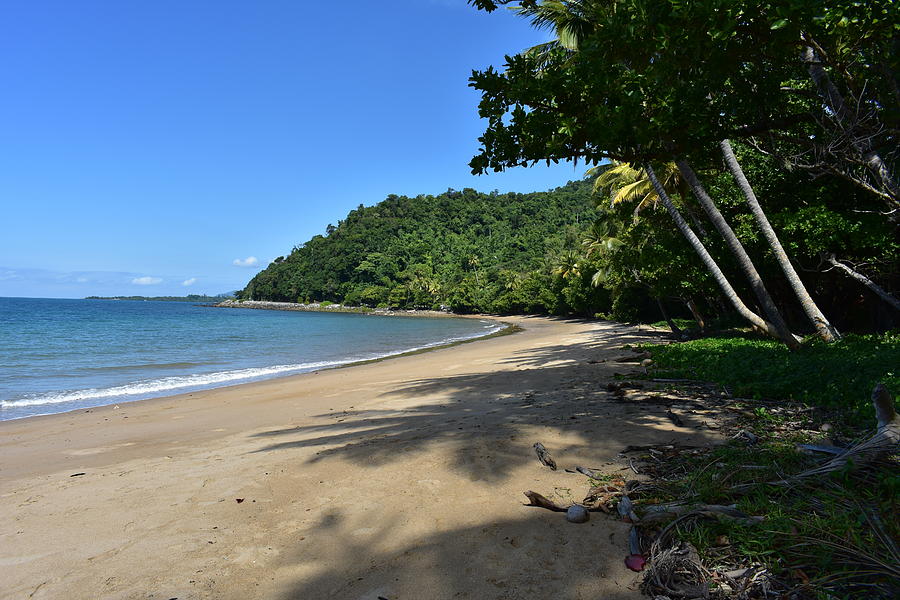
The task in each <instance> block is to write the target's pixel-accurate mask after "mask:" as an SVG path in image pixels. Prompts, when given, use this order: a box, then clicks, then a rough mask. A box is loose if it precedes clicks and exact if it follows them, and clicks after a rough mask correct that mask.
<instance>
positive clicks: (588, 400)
mask: <svg viewBox="0 0 900 600" xmlns="http://www.w3.org/2000/svg"><path fill="white" fill-rule="evenodd" d="M648 337H650V336H649V335H648V334H647V333H640V334H638V333H637V332H636V331H635V330H634V329H633V328H627V327H623V326H609V327H604V328H603V329H602V330H601V331H599V332H596V333H593V334H590V333H589V334H571V335H566V336H563V339H561V340H560V343H559V344H558V345H555V346H549V347H540V348H536V349H526V350H521V351H519V352H516V353H515V354H513V355H511V356H508V357H505V358H502V359H501V360H500V363H499V365H500V369H498V368H497V365H498V363H497V362H494V361H492V363H491V364H490V365H486V367H485V368H484V369H479V368H478V365H477V364H471V365H466V367H468V368H467V372H463V373H459V372H456V373H453V374H448V375H446V376H441V375H439V374H435V375H434V376H432V377H427V378H421V379H417V380H410V381H405V382H402V383H397V384H396V385H395V387H393V388H391V389H389V390H388V391H387V392H385V393H383V394H381V395H380V396H379V397H378V398H377V399H378V409H376V410H363V409H347V410H343V411H334V412H331V413H327V414H321V415H317V416H316V417H315V418H316V419H318V421H319V422H318V423H316V424H313V425H309V426H300V427H294V428H285V429H275V430H271V431H265V432H261V433H257V434H255V437H257V438H258V439H259V440H260V441H264V442H266V443H265V445H263V446H261V447H260V448H258V449H256V450H255V451H254V452H273V451H280V452H290V451H291V450H305V451H304V452H302V453H300V454H302V455H303V456H306V460H307V461H308V462H310V463H316V462H319V461H324V460H326V459H331V458H337V459H341V460H344V461H350V462H351V463H353V465H354V466H358V467H359V469H360V471H359V477H361V478H365V474H364V470H366V469H373V468H374V469H377V468H379V467H382V466H385V465H393V463H398V464H399V465H402V466H404V467H406V466H410V465H411V464H412V462H413V461H414V460H415V458H416V456H417V453H424V452H425V451H426V450H440V452H435V453H433V456H440V457H446V459H445V460H446V463H444V464H441V465H438V466H435V467H433V468H435V469H446V470H449V471H450V472H453V473H456V474H457V475H459V476H460V477H464V478H465V479H467V480H468V481H469V482H474V484H475V486H476V489H479V488H482V487H483V490H484V494H483V498H486V499H487V501H488V502H494V503H496V502H500V503H502V505H503V506H502V508H501V509H500V511H499V512H505V511H507V510H508V511H509V512H508V514H509V515H511V516H510V517H509V518H505V519H503V520H499V521H491V520H490V518H488V520H487V521H485V520H484V519H483V518H481V519H479V518H478V515H479V507H478V505H477V504H474V505H473V506H472V507H471V513H472V516H471V518H470V517H469V515H468V513H467V512H462V513H456V514H455V516H454V517H453V518H450V517H449V516H448V520H447V522H448V523H453V524H454V528H453V529H451V530H448V529H446V528H445V527H437V526H431V528H430V529H429V528H428V527H425V528H424V529H423V530H416V533H417V535H408V533H409V532H408V529H407V528H408V527H409V525H408V522H407V523H406V524H405V525H404V526H402V527H398V526H397V524H396V523H392V522H381V514H382V513H380V512H379V509H378V508H372V509H371V510H367V511H363V512H362V513H361V512H359V511H356V512H354V511H353V510H351V509H350V508H348V506H347V505H345V506H344V508H338V507H334V508H333V511H332V512H331V513H329V514H328V515H325V516H321V515H320V516H319V517H318V519H319V520H318V521H315V522H314V524H311V525H309V527H311V529H308V530H307V531H310V532H311V533H310V535H308V536H307V538H308V540H307V541H309V539H311V537H312V536H315V537H317V538H318V539H320V540H321V541H320V543H319V545H316V546H314V547H313V546H312V545H310V546H309V547H297V548H294V549H293V550H292V551H285V552H283V553H282V558H283V559H284V561H283V564H284V565H285V566H284V567H282V569H281V572H282V573H283V574H284V576H285V577H287V578H290V579H292V580H294V581H296V582H297V583H296V584H294V585H293V586H290V588H291V592H290V593H289V594H288V595H286V596H284V598H292V599H293V598H297V599H299V598H354V599H356V598H359V599H366V600H368V599H371V600H376V599H377V598H379V597H381V598H386V599H388V600H400V599H404V600H405V599H407V598H428V599H431V598H473V599H475V598H497V599H505V600H506V599H513V598H522V599H526V598H527V599H531V598H545V597H551V596H552V597H554V598H561V599H569V598H571V599H575V598H599V597H603V598H607V599H610V600H619V599H622V600H624V599H625V598H637V597H639V594H638V592H637V591H636V590H635V589H634V587H633V586H632V589H627V587H626V586H623V585H622V582H623V581H626V580H631V581H632V583H633V581H634V580H633V578H630V575H629V572H627V571H625V570H624V565H623V563H622V560H623V558H624V555H625V553H626V551H625V549H626V547H627V545H626V537H625V536H626V533H627V527H626V526H625V525H624V524H622V523H618V522H616V521H615V520H612V519H610V518H607V517H604V516H602V515H595V517H594V518H593V519H592V520H591V521H590V523H588V524H586V525H582V526H579V525H572V524H569V523H566V521H565V519H564V517H563V516H561V515H560V514H558V513H551V512H549V511H544V510H541V509H538V508H524V507H522V506H521V504H519V505H517V504H516V502H515V501H514V500H512V498H514V497H516V496H517V495H518V493H519V490H517V489H515V488H513V489H509V488H504V491H503V494H505V495H504V496H502V497H500V498H497V494H498V493H499V489H500V488H499V486H501V485H506V484H507V483H515V482H514V481H513V480H511V479H510V478H511V477H513V476H514V472H516V471H517V470H519V469H521V468H528V467H530V466H531V465H533V466H534V469H535V471H540V470H541V469H543V467H541V466H540V465H539V463H538V462H537V458H536V456H535V453H534V450H533V449H532V447H531V446H532V444H533V443H534V442H537V441H541V442H543V443H544V444H545V445H547V447H548V448H549V449H550V451H551V452H552V454H553V456H554V457H555V458H556V460H557V462H558V463H559V466H560V469H561V470H562V469H565V468H572V467H574V466H576V465H581V466H587V467H594V468H596V467H600V468H601V469H602V468H603V465H604V464H606V465H609V464H612V463H611V462H608V461H613V460H614V459H615V457H616V455H617V454H618V453H619V452H620V451H621V450H622V449H623V448H624V447H625V446H627V445H642V444H652V443H661V442H670V441H676V442H682V443H697V442H700V441H705V440H709V439H710V438H709V437H708V432H707V431H704V430H702V429H697V428H696V426H697V425H698V424H699V420H698V419H693V418H692V417H691V416H690V415H684V416H683V418H684V421H685V427H680V428H673V427H672V425H671V423H670V422H669V421H668V420H667V418H666V416H665V415H666V410H667V405H668V404H671V401H668V402H666V401H664V400H661V399H658V398H655V397H654V396H652V395H651V394H647V393H643V392H641V391H636V392H634V393H629V395H628V396H627V397H625V398H621V397H617V396H616V395H615V394H613V393H611V392H610V391H608V390H607V385H606V384H607V381H609V380H610V379H611V378H613V376H614V375H615V374H616V373H619V374H628V373H632V374H638V373H641V372H642V369H641V368H640V366H639V365H636V364H633V363H620V362H616V361H615V359H616V358H618V357H623V356H629V355H633V353H632V352H631V351H630V350H626V349H623V348H622V346H623V345H624V344H629V343H635V342H640V341H646V340H647V338H648ZM660 337H662V336H661V335H660ZM483 343H489V342H483ZM313 451H315V452H313ZM585 461H587V464H585ZM590 461H595V462H593V463H592V462H590ZM596 463H601V464H596ZM619 466H620V465H618V466H617V467H616V468H618V467H619ZM410 468H413V467H411V466H410ZM419 468H421V466H420V467H419ZM426 468H427V467H426ZM608 468H612V467H608ZM625 468H626V469H627V468H628V467H625ZM529 472H532V473H533V472H534V471H529ZM541 472H543V471H541ZM521 473H522V471H519V472H518V474H516V475H515V476H516V477H521ZM419 476H421V477H428V476H429V475H428V474H421V475H420V474H416V475H414V476H412V477H411V479H413V480H415V479H416V478H418V477H419ZM554 477H555V475H554ZM560 477H573V478H577V477H578V476H577V475H568V474H565V473H562V472H560ZM519 481H522V486H523V487H522V488H521V491H524V490H525V489H527V487H528V486H530V485H531V484H530V483H526V481H524V480H522V479H519ZM567 481H568V480H567ZM570 481H572V482H573V485H579V486H580V485H582V484H583V483H585V480H584V478H583V477H581V479H580V480H578V481H579V482H578V483H577V484H576V483H574V481H575V479H571V480H570ZM399 483H403V482H400V481H398V484H399ZM406 483H408V482H406ZM329 493H330V494H335V493H338V494H340V493H339V492H334V491H331V492H329ZM387 496H389V498H382V497H379V498H377V501H378V502H388V501H389V502H401V501H402V495H399V496H394V495H393V494H391V493H388V494H387ZM436 496H438V494H437V493H436ZM370 499H371V498H370ZM519 500H520V501H522V502H524V496H522V497H520V498H519ZM438 504H439V505H441V506H445V504H440V502H438ZM507 507H508V508H507ZM410 510H411V511H412V512H413V513H415V514H414V515H413V517H411V519H415V518H421V516H420V515H419V514H418V511H421V510H423V507H410ZM430 510H436V509H434V508H429V511H430ZM437 510H439V509H437ZM494 510H495V512H494V513H490V511H488V513H487V514H496V513H497V511H496V505H495V507H494ZM429 511H425V512H426V513H428V512H429ZM311 514H314V513H311ZM429 514H430V513H429ZM436 518H438V517H436ZM459 523H463V524H462V525H461V526H458V527H457V526H456V525H457V524H459ZM359 532H364V533H362V534H360V533H359ZM404 532H406V533H404ZM360 536H361V537H360ZM323 544H324V545H323ZM607 578H608V580H606V581H605V579H607ZM417 586H418V587H417ZM617 586H618V587H617ZM416 589H420V590H421V592H414V591H413V590H416Z"/></svg>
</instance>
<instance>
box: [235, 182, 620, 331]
mask: <svg viewBox="0 0 900 600" xmlns="http://www.w3.org/2000/svg"><path fill="white" fill-rule="evenodd" d="M590 197H591V183H590V182H588V181H581V182H572V183H569V184H567V185H565V186H563V187H560V188H557V189H555V190H551V191H549V192H540V193H533V194H515V193H511V194H498V193H490V194H484V193H479V192H476V191H475V190H472V189H465V190H462V191H455V190H448V191H447V192H445V193H443V194H440V195H437V196H430V195H421V196H417V197H415V198H410V197H406V196H393V195H392V196H389V197H388V198H387V199H385V200H384V201H382V202H380V203H378V204H376V205H375V206H370V207H366V206H360V207H359V208H357V209H356V210H354V211H351V212H350V214H349V215H347V217H346V218H345V219H343V220H341V221H339V222H338V224H337V226H331V225H329V226H328V228H327V229H326V232H325V234H324V235H318V236H315V237H313V238H312V239H311V240H308V241H307V242H306V243H304V244H301V245H299V246H297V247H295V248H294V249H293V251H292V252H291V253H290V254H289V255H287V256H285V257H279V258H277V259H275V261H274V262H273V263H272V264H270V265H269V266H268V267H267V268H266V269H265V270H263V271H261V272H260V273H258V274H257V275H256V277H254V278H253V279H252V280H251V281H250V283H249V284H248V285H247V286H246V287H245V288H244V289H243V290H242V291H241V292H239V293H238V297H239V298H243V299H253V300H272V301H282V302H301V303H308V302H322V301H328V302H336V303H340V304H343V305H349V306H369V307H382V308H383V307H389V308H425V309H440V308H441V307H442V306H447V307H450V308H451V309H452V310H454V311H457V312H486V313H507V314H508V313H526V312H527V313H543V314H547V313H553V314H581V315H584V316H592V315H593V314H594V313H595V312H597V309H598V307H604V306H607V304H608V300H607V297H608V294H607V292H606V290H605V289H603V288H594V287H592V286H591V285H590V280H589V277H590V275H589V274H588V276H587V279H586V278H585V277H584V276H582V275H581V274H580V273H579V274H578V275H576V274H575V273H574V272H569V271H563V270H560V258H561V257H570V258H571V259H572V260H574V261H577V260H578V258H579V251H580V248H581V244H582V241H583V238H584V236H585V234H586V232H587V230H588V229H589V227H590V226H591V223H592V222H593V220H594V218H595V216H596V213H595V211H594V208H593V206H592V205H591V201H590Z"/></svg>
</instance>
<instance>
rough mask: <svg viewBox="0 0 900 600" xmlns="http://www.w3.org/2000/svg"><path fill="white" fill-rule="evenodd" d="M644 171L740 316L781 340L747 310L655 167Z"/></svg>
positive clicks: (771, 327) (770, 327)
mask: <svg viewBox="0 0 900 600" xmlns="http://www.w3.org/2000/svg"><path fill="white" fill-rule="evenodd" d="M644 169H645V170H646V171H647V176H648V177H649V178H650V182H651V183H652V184H653V188H654V189H655V190H656V193H657V194H658V195H659V199H660V200H661V201H662V203H663V206H665V207H666V210H667V211H669V215H670V216H671V217H672V220H673V221H675V226H676V227H677V228H678V231H680V232H681V234H682V235H683V236H684V237H685V239H687V241H688V244H690V245H691V248H693V249H694V251H695V252H696V253H697V254H698V255H699V256H700V260H702V261H703V264H704V265H705V266H706V268H707V270H708V271H709V272H710V274H711V275H712V276H713V279H714V280H715V282H716V283H717V284H718V285H719V288H720V289H721V290H722V293H723V294H725V297H726V298H727V299H728V301H729V302H731V305H732V306H734V308H735V310H737V312H738V314H740V315H741V316H742V317H744V319H746V320H747V321H749V322H750V324H751V325H753V327H754V328H756V329H757V330H759V331H761V332H763V333H767V334H769V335H771V336H772V337H775V338H779V337H780V335H779V333H778V330H777V329H776V328H775V326H774V325H772V324H771V323H769V322H768V321H766V320H765V319H763V318H762V317H760V316H759V315H758V314H756V313H755V312H753V311H752V310H750V309H749V308H747V305H746V304H744V302H743V300H741V298H740V296H738V295H737V292H736V291H734V288H733V287H731V283H729V281H728V278H727V277H725V274H724V273H723V272H722V269H720V268H719V265H718V264H716V261H715V259H714V258H713V257H712V256H711V255H710V254H709V252H707V250H706V247H705V246H704V245H703V242H701V241H700V238H698V237H697V234H695V233H694V231H693V230H692V229H691V226H690V225H688V224H687V221H685V220H684V217H682V216H681V213H680V212H678V209H677V208H675V205H674V204H672V199H671V198H669V194H667V193H666V190H665V188H663V186H662V184H661V183H660V182H659V180H658V179H657V178H656V173H654V172H653V167H651V166H650V164H649V163H648V164H646V165H645V166H644Z"/></svg>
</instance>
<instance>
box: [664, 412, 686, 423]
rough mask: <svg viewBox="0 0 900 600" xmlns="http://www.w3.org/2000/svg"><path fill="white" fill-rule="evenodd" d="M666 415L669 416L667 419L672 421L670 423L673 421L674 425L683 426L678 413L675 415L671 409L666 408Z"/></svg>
mask: <svg viewBox="0 0 900 600" xmlns="http://www.w3.org/2000/svg"><path fill="white" fill-rule="evenodd" d="M666 416H667V417H669V420H670V421H672V423H673V424H674V425H675V426H676V427H684V421H682V420H681V417H679V416H678V415H676V414H675V413H674V412H672V411H671V410H667V411H666Z"/></svg>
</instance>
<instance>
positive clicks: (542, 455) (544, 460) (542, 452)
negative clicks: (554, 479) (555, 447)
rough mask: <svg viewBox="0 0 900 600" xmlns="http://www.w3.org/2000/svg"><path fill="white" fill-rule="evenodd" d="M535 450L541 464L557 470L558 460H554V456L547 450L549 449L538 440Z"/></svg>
mask: <svg viewBox="0 0 900 600" xmlns="http://www.w3.org/2000/svg"><path fill="white" fill-rule="evenodd" d="M534 451H535V452H537V457H538V460H539V461H541V464H542V465H544V466H545V467H550V470H551V471H555V470H556V461H555V460H553V457H552V456H550V453H549V452H547V449H546V448H544V445H543V444H542V443H540V442H537V443H536V444H535V445H534Z"/></svg>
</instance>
